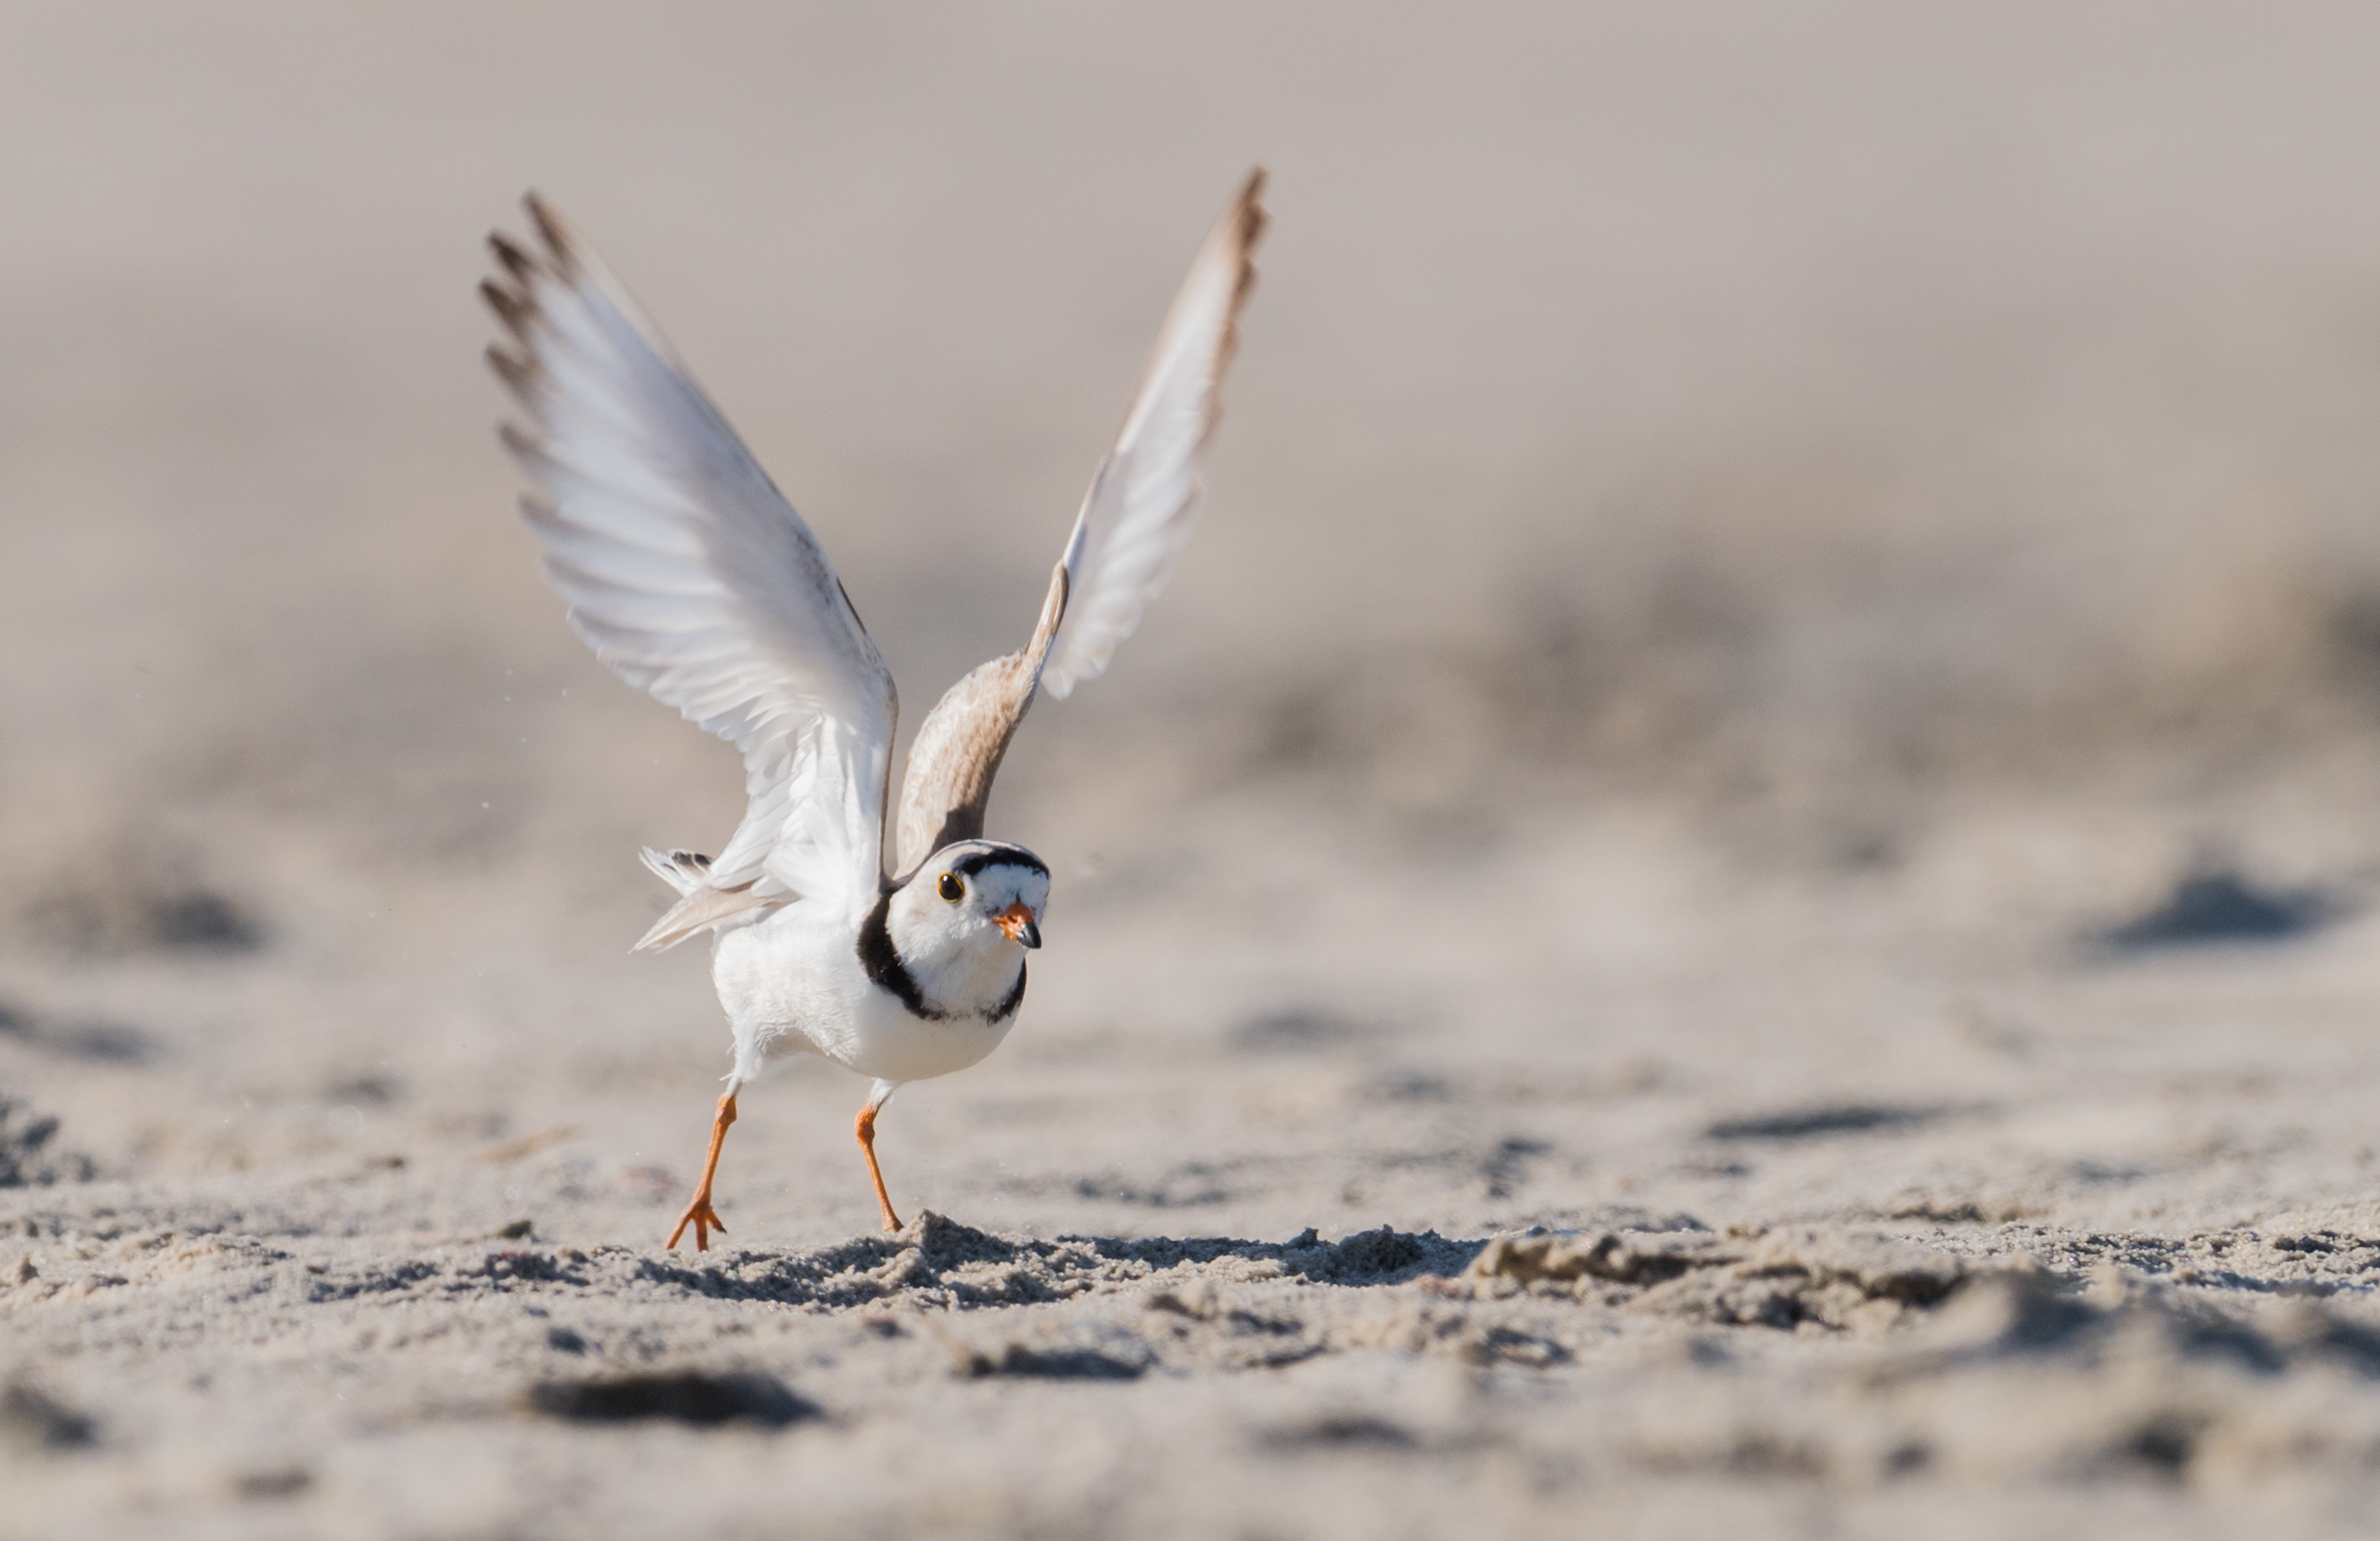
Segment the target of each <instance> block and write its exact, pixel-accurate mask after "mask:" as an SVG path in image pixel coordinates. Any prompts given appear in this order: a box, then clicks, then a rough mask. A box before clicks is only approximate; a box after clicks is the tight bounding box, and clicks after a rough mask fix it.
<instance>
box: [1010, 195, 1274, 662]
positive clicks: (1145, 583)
mask: <svg viewBox="0 0 2380 1541" xmlns="http://www.w3.org/2000/svg"><path fill="white" fill-rule="evenodd" d="M1263 191H1264V170H1263V168H1262V167H1258V168H1257V170H1255V171H1253V172H1251V173H1250V174H1249V176H1248V179H1247V182H1246V185H1245V186H1244V187H1243V188H1241V189H1240V196H1239V197H1238V198H1236V199H1234V200H1233V202H1232V205H1231V207H1229V208H1228V209H1225V210H1224V211H1223V213H1222V217H1221V218H1220V219H1218V220H1217V221H1216V222H1215V227H1214V229H1213V230H1212V231H1210V232H1208V237H1207V241H1206V244H1205V245H1204V246H1202V247H1200V248H1199V249H1198V256H1197V259H1196V261H1193V262H1192V263H1191V265H1190V273H1189V276H1188V277H1186V278H1184V280H1183V281H1182V289H1181V292H1180V293H1179V294H1177V295H1176V296H1175V297H1174V299H1173V307H1172V309H1170V310H1168V311H1167V312H1166V316H1165V325H1164V327H1163V329H1162V330H1161V331H1160V332H1159V333H1158V336H1157V346H1156V348H1155V350H1154V351H1153V352H1152V353H1151V354H1150V356H1149V360H1148V368H1147V372H1146V373H1145V374H1144V375H1143V377H1142V380H1141V386H1140V394H1138V395H1137V396H1135V398H1134V400H1133V404H1132V409H1131V410H1130V411H1129V412H1127V413H1126V414H1125V415H1124V420H1123V430H1122V431H1120V432H1119V433H1118V434H1117V435H1116V442H1115V447H1114V448H1113V449H1111V450H1110V451H1109V452H1108V457H1107V459H1106V460H1105V461H1103V462H1101V464H1100V466H1099V474H1098V475H1097V476H1095V477H1093V478H1092V479H1091V490H1090V491H1089V492H1088V493H1087V494H1086V495H1085V497H1084V499H1083V507H1082V512H1081V513H1080V514H1078V515H1077V516H1075V529H1074V533H1073V535H1072V536H1071V537H1070V538H1069V539H1068V540H1067V542H1066V553H1065V556H1064V558H1063V565H1064V567H1065V569H1066V578H1067V599H1066V613H1065V616H1064V618H1063V619H1062V621H1061V622H1060V623H1059V626H1058V633H1057V637H1056V638H1055V639H1054V640H1053V641H1052V642H1051V644H1050V656H1049V658H1048V660H1047V661H1044V662H1043V664H1042V666H1041V682H1040V683H1041V688H1042V689H1044V690H1047V691H1048V692H1049V693H1050V695H1052V696H1054V697H1057V698H1059V699H1061V700H1063V699H1064V698H1066V697H1067V696H1069V695H1071V694H1072V693H1073V692H1074V688H1075V686H1077V685H1079V684H1081V683H1082V682H1083V681H1085V680H1088V679H1097V678H1098V677H1099V675H1100V674H1101V673H1105V672H1106V670H1107V666H1108V661H1110V660H1111V659H1112V658H1113V657H1114V656H1115V650H1116V648H1117V646H1118V645H1119V644H1120V643H1122V642H1123V639H1124V638H1125V637H1130V636H1131V635H1132V634H1133V630H1134V628H1135V627H1137V626H1138V625H1140V615H1141V612H1142V611H1143V610H1144V609H1145V608H1147V604H1148V601H1150V600H1152V599H1155V598H1156V597H1157V594H1158V591H1159V590H1160V589H1161V588H1164V587H1165V580H1166V579H1167V578H1168V577H1169V576H1172V571H1173V562H1174V559H1175V558H1176V557H1177V556H1179V555H1180V554H1181V552H1182V548H1183V546H1184V544H1185V543H1186V542H1187V541H1188V540H1189V539H1190V529H1191V526H1192V525H1193V523H1194V522H1195V521H1196V516H1197V512H1198V497H1199V492H1200V491H1201V482H1200V478H1199V467H1198V457H1199V454H1200V452H1201V451H1203V450H1204V449H1205V448H1206V444H1207V440H1208V435H1210V434H1211V433H1213V432H1214V430H1215V422H1216V419H1217V418H1218V416H1219V415H1220V405H1219V400H1218V394H1217V390H1218V387H1219V386H1220V383H1221V382H1222V378H1223V370H1225V368H1227V367H1228V366H1229V365H1230V363H1231V359H1232V350H1233V346H1234V345H1235V344H1236V342H1237V340H1238V322H1239V314H1240V305H1241V303H1242V302H1243V301H1244V300H1245V298H1246V297H1247V293H1248V289H1249V286H1250V285H1251V284H1252V283H1253V282H1254V280H1255V269H1254V268H1253V267H1252V266H1251V265H1250V263H1249V260H1248V259H1249V252H1250V249H1252V248H1253V247H1254V246H1255V245H1256V241H1257V236H1258V235H1259V234H1261V233H1262V231H1263V229H1264V220H1265V216H1264V210H1263V209H1262V208H1261V207H1260V206H1259V205H1258V203H1257V198H1258V196H1259V195H1260V194H1261V193H1262V192H1263Z"/></svg>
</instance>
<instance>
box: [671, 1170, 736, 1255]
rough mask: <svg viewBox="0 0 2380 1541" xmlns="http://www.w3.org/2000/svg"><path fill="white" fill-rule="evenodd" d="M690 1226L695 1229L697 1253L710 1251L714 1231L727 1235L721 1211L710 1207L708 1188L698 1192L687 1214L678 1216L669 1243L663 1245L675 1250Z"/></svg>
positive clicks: (688, 1207) (687, 1208)
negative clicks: (720, 1215) (720, 1216)
mask: <svg viewBox="0 0 2380 1541" xmlns="http://www.w3.org/2000/svg"><path fill="white" fill-rule="evenodd" d="M688 1225H691V1226H693V1227H694V1250H695V1251H697V1252H709V1251H710V1232H713V1231H716V1232H719V1233H720V1234H721V1235H722V1236H724V1235H725V1234H727V1227H726V1225H725V1223H724V1222H722V1220H721V1219H720V1218H719V1211H718V1210H716V1209H713V1208H712V1207H710V1188H709V1187H708V1186H705V1187H703V1188H701V1189H699V1190H698V1191H697V1192H696V1194H695V1195H694V1199H693V1201H692V1202H691V1203H689V1204H687V1205H686V1213H685V1214H683V1215H680V1216H678V1218H677V1226H676V1228H675V1229H674V1230H673V1231H671V1232H670V1233H669V1240H668V1242H666V1243H665V1244H664V1245H667V1246H669V1247H671V1248H675V1247H676V1245H677V1239H678V1238H679V1237H680V1236H683V1235H685V1234H686V1227H687V1226H688Z"/></svg>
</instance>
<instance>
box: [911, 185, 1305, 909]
mask: <svg viewBox="0 0 2380 1541" xmlns="http://www.w3.org/2000/svg"><path fill="white" fill-rule="evenodd" d="M1264 180H1265V174H1264V168H1262V167H1261V166H1259V167H1257V169H1256V170H1254V171H1252V172H1250V173H1249V174H1248V179H1247V181H1246V183H1245V185H1244V186H1243V187H1242V188H1240V194H1239V196H1238V197H1237V198H1235V199H1233V200H1232V203H1231V205H1230V207H1228V208H1226V209H1225V210H1224V211H1223V212H1222V215H1221V217H1220V218H1219V219H1217V220H1216V222H1215V225H1214V228H1213V229H1212V230H1210V231H1209V232H1208V236H1207V240H1206V244H1205V245H1204V246H1201V247H1200V248H1199V249H1198V256H1197V258H1196V261H1193V262H1192V263H1191V264H1190V273H1189V276H1188V277H1186V278H1184V280H1183V281H1182V288H1181V290H1180V292H1179V293H1177V294H1176V295H1175V296H1174V297H1173V305H1172V309H1169V310H1168V311H1167V312H1166V314H1165V324H1164V326H1163V328H1162V329H1161V330H1160V331H1159V333H1158V334H1157V346H1156V348H1155V349H1154V350H1153V351H1152V352H1151V353H1150V355H1149V359H1148V367H1147V370H1146V371H1145V372H1144V373H1143V375H1142V376H1141V382H1140V389H1139V391H1138V393H1137V394H1135V396H1134V397H1133V402H1132V408H1131V410H1129V411H1128V412H1126V413H1125V414H1124V419H1123V429H1122V430H1121V431H1119V432H1118V433H1117V435H1116V442H1115V446H1114V447H1113V448H1112V449H1111V450H1109V451H1108V455H1107V458H1106V459H1105V460H1104V461H1102V462H1100V465H1099V474H1098V475H1096V476H1094V477H1093V478H1092V479H1091V490H1090V491H1089V492H1088V493H1087V494H1086V495H1085V497H1084V499H1083V507H1082V512H1081V513H1080V514H1078V515H1077V516H1075V528H1074V532H1073V534H1072V535H1071V536H1069V537H1068V539H1067V541H1066V550H1065V554H1064V555H1063V556H1062V557H1061V558H1060V559H1059V562H1058V569H1057V571H1056V572H1055V573H1053V574H1051V575H1050V592H1049V597H1048V598H1047V599H1046V600H1044V601H1043V602H1042V607H1041V620H1040V624H1039V625H1037V626H1036V627H1035V628H1034V632H1033V638H1032V640H1031V641H1030V642H1028V643H1026V646H1025V648H1024V649H1022V650H1020V651H1017V652H1014V653H1011V654H1009V655H1007V656H1006V657H1004V658H996V659H994V660H992V661H990V662H989V663H987V664H984V665H983V666H982V667H981V668H978V669H977V670H976V671H975V672H974V673H971V674H969V675H967V676H966V678H965V679H963V680H961V681H959V683H958V684H956V685H954V686H952V687H951V689H950V691H949V693H948V694H947V695H945V696H943V698H941V701H939V702H937V703H936V704H935V707H934V710H932V711H931V712H929V714H928V715H927V717H926V721H925V722H923V723H921V724H920V725H919V726H918V729H917V742H916V743H914V744H913V745H911V746H910V748H909V769H908V773H907V774H906V775H905V777H904V778H903V779H902V785H901V822H900V840H899V856H898V859H897V860H895V862H894V863H893V868H894V870H895V871H897V872H907V871H910V870H912V869H913V868H916V867H917V864H918V863H919V862H921V861H923V860H925V859H926V857H928V856H929V855H932V854H933V853H934V852H935V851H936V850H938V849H940V848H941V847H942V846H943V845H946V844H948V843H951V842H952V841H953V840H966V839H972V838H974V837H976V836H978V835H980V834H981V833H982V832H983V819H984V809H985V807H986V806H987V805H988V804H989V803H990V799H991V782H992V777H993V775H994V774H995V773H997V772H998V771H999V769H1000V760H1001V757H1002V755H1003V754H1005V753H1006V752H1007V749H1008V741H1009V738H1010V736H1011V735H1012V734H1014V733H1015V731H1016V724H1017V723H1018V722H1022V721H1023V720H1024V717H1025V712H1026V709H1027V708H1029V707H1030V706H1031V705H1032V704H1033V696H1034V692H1035V690H1036V689H1037V688H1038V689H1046V690H1048V691H1049V692H1050V694H1051V695H1052V696H1056V697H1058V698H1060V699H1063V698H1065V697H1066V696H1068V695H1070V694H1072V693H1073V691H1074V688H1075V686H1077V685H1079V684H1081V683H1082V682H1083V681H1085V680H1087V679H1096V678H1098V677H1099V674H1101V673H1104V672H1105V671H1106V669H1107V666H1108V661H1109V660H1110V659H1111V658H1113V657H1114V656H1115V650H1116V647H1117V645H1118V644H1120V643H1121V642H1123V639H1124V638H1125V637H1130V636H1131V635H1132V633H1133V629H1134V628H1135V626H1137V625H1140V613H1141V611H1142V610H1143V609H1145V608H1146V607H1147V604H1148V601H1150V600H1152V599H1154V598H1156V597H1157V592H1158V590H1159V589H1160V588H1164V587H1165V580H1166V578H1167V577H1168V576H1171V574H1172V570H1173V559H1174V558H1175V557H1176V556H1178V555H1180V554H1181V552H1182V548H1183V546H1184V543H1185V542H1187V541H1188V540H1189V539H1190V528H1191V526H1192V524H1193V522H1194V521H1195V520H1196V516H1197V512H1198V496H1199V492H1200V491H1201V485H1200V480H1199V468H1198V457H1199V453H1200V452H1201V451H1202V450H1204V449H1205V448H1206V444H1207V440H1208V436H1209V435H1211V434H1212V433H1213V432H1214V431H1215V423H1216V420H1217V419H1218V417H1219V416H1220V398H1219V391H1220V386H1221V383H1222V379H1223V371H1224V370H1226V369H1227V368H1229V367H1230V365H1231V361H1232V352H1233V347H1234V346H1236V345H1237V343H1238V340H1239V316H1240V306H1241V305H1242V303H1243V302H1244V301H1245V300H1246V298H1247V296H1248V290H1249V288H1250V286H1251V285H1254V283H1255V282H1256V268H1255V266H1254V264H1253V263H1252V262H1251V261H1250V256H1251V254H1252V253H1253V251H1254V250H1255V249H1256V243H1257V237H1258V236H1260V235H1261V234H1262V233H1263V231H1264V224H1265V212H1264V208H1263V206H1262V204H1261V203H1260V202H1259V201H1258V199H1259V198H1260V196H1261V195H1262V193H1263V192H1264Z"/></svg>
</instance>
